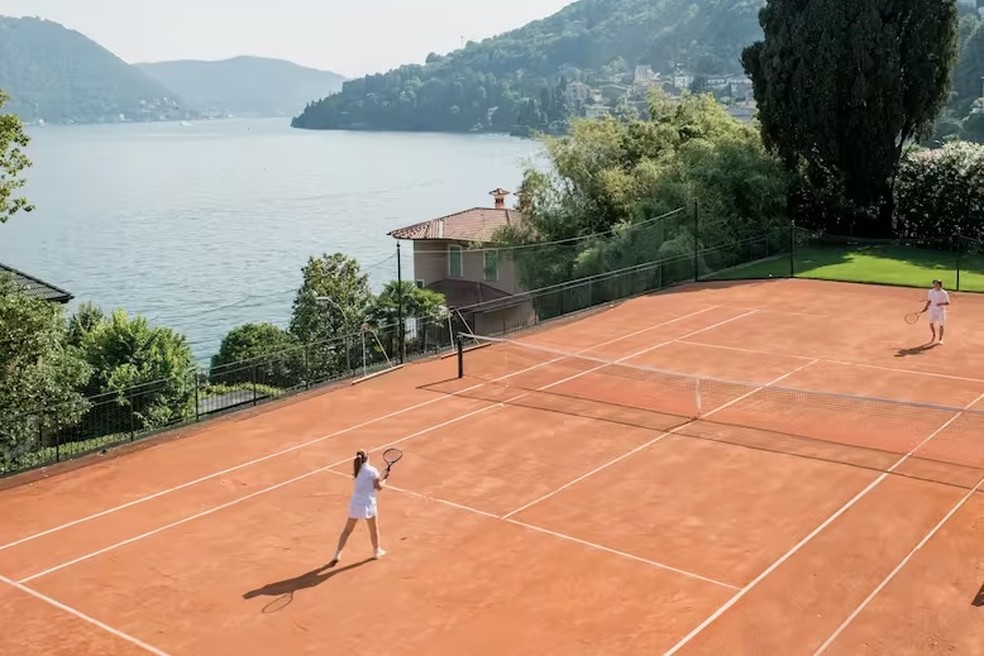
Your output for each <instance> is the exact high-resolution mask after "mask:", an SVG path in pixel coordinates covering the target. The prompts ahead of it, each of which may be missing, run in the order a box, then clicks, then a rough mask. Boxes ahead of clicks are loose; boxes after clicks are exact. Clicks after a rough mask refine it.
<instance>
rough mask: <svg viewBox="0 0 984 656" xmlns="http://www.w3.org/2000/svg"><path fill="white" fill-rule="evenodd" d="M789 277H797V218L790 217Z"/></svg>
mask: <svg viewBox="0 0 984 656" xmlns="http://www.w3.org/2000/svg"><path fill="white" fill-rule="evenodd" d="M789 277H790V278H795V277H796V219H794V218H793V217H789Z"/></svg>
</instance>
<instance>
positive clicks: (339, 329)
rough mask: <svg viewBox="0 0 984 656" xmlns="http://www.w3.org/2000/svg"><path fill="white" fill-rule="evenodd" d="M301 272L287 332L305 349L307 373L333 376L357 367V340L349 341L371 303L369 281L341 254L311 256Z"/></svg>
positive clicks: (316, 375) (364, 317) (359, 269)
mask: <svg viewBox="0 0 984 656" xmlns="http://www.w3.org/2000/svg"><path fill="white" fill-rule="evenodd" d="M302 271H303V276H304V283H303V284H302V286H301V288H300V289H299V290H298V292H297V296H296V298H295V299H294V312H293V315H292V316H291V320H290V332H291V334H292V335H293V336H294V337H295V338H297V340H298V341H299V342H301V343H302V344H304V345H307V346H308V347H309V348H308V350H307V353H308V372H309V374H310V375H311V376H312V377H313V378H314V379H325V378H329V377H333V376H334V375H336V374H338V373H340V372H341V371H342V370H343V369H344V370H348V369H350V368H352V366H353V365H354V363H355V362H361V357H362V356H361V341H360V340H357V339H354V338H352V336H353V335H356V334H357V333H358V332H359V331H360V330H361V328H362V325H363V324H364V323H365V320H366V314H367V312H368V310H369V307H370V305H371V303H372V298H373V295H372V290H370V288H369V276H368V275H367V274H365V273H363V272H362V269H361V268H360V267H359V263H358V262H357V261H356V260H355V259H353V258H351V257H349V256H347V255H344V254H342V253H333V254H331V255H322V256H321V257H319V258H314V257H312V258H310V259H309V260H308V263H307V264H306V265H305V266H304V268H303V270H302Z"/></svg>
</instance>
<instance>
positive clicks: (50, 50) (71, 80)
mask: <svg viewBox="0 0 984 656" xmlns="http://www.w3.org/2000/svg"><path fill="white" fill-rule="evenodd" d="M0 89H3V90H4V91H6V93H7V94H8V95H9V96H10V98H11V99H10V102H9V104H7V105H5V106H4V108H3V111H5V112H10V113H13V114H17V115H18V116H20V117H21V119H23V120H25V121H28V122H35V121H39V120H44V121H47V122H49V123H99V122H118V121H120V120H131V121H146V120H163V119H180V118H189V117H192V116H194V112H192V111H190V110H188V109H186V108H185V106H184V104H183V101H182V100H181V99H180V98H179V97H178V96H176V95H175V94H174V92H172V91H170V90H168V89H167V88H165V87H164V86H163V85H161V84H160V83H159V82H157V81H156V80H152V79H151V78H149V77H147V76H146V75H144V74H143V73H142V72H141V71H139V70H137V69H136V68H134V67H132V66H130V65H129V64H127V63H126V62H124V61H123V60H122V59H120V58H119V57H117V56H116V55H114V54H113V53H111V52H109V51H108V50H106V49H105V48H103V47H102V46H100V45H99V44H97V43H95V42H94V41H92V40H90V39H88V38H87V37H85V36H83V35H82V34H80V33H78V32H76V31H74V30H69V29H66V28H64V27H62V26H61V25H59V24H58V23H54V22H51V21H47V20H42V19H39V18H8V17H0ZM121 117H122V118H121Z"/></svg>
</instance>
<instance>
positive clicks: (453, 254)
mask: <svg viewBox="0 0 984 656" xmlns="http://www.w3.org/2000/svg"><path fill="white" fill-rule="evenodd" d="M448 277H450V278H460V277H461V246H456V245H454V244H452V245H450V246H448Z"/></svg>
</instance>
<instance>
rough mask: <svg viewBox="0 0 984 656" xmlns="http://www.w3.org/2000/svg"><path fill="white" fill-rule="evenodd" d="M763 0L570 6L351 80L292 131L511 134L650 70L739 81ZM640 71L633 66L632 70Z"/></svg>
mask: <svg viewBox="0 0 984 656" xmlns="http://www.w3.org/2000/svg"><path fill="white" fill-rule="evenodd" d="M764 4H765V0H578V1H577V2H574V3H573V4H570V5H568V6H567V7H565V8H564V9H562V10H560V11H559V12H557V13H555V14H554V15H552V16H550V17H548V18H545V19H542V20H538V21H534V22H532V23H529V24H527V25H525V26H524V27H521V28H519V29H516V30H513V31H511V32H506V33H505V34H501V35H499V36H496V37H493V38H490V39H486V40H484V41H482V42H481V43H474V42H469V43H468V44H467V45H466V46H465V47H464V48H463V49H460V50H456V51H454V52H452V53H450V54H448V55H446V56H441V55H437V54H433V53H432V54H431V55H429V56H428V57H427V60H426V62H425V63H424V64H423V65H407V66H402V67H400V68H397V69H394V70H391V71H389V72H387V73H384V74H378V75H369V76H366V77H364V78H360V79H356V80H350V81H347V82H346V83H345V84H344V85H343V87H342V91H341V92H340V93H338V94H334V95H331V96H328V97H326V98H323V99H321V100H318V101H315V102H312V103H311V104H309V105H308V106H307V107H306V108H305V110H304V112H302V113H301V114H300V115H299V116H297V117H296V118H295V119H294V121H293V125H294V126H295V127H299V128H313V129H395V130H447V131H465V130H493V131H502V130H512V129H514V128H515V127H516V125H517V124H519V125H528V126H533V127H544V126H548V125H550V124H552V123H556V122H563V121H564V120H566V119H567V118H569V117H570V116H572V115H577V114H578V113H582V114H583V113H585V111H586V109H585V108H586V107H588V106H590V105H592V104H598V103H603V104H606V105H607V107H608V108H609V109H615V108H617V107H618V106H619V104H620V103H621V104H623V105H624V104H626V96H627V95H629V94H627V93H623V92H622V91H621V88H622V87H625V86H626V85H632V84H633V83H634V82H637V81H639V77H640V76H639V74H638V72H639V71H641V72H642V77H643V78H645V77H646V76H647V75H648V73H646V71H647V70H649V69H651V70H652V71H653V72H654V73H656V74H663V76H672V75H673V74H674V73H678V72H680V73H685V74H687V76H686V77H687V78H688V79H689V80H690V81H691V82H692V79H691V78H693V77H698V78H700V77H706V78H725V79H726V78H728V77H737V78H743V77H744V74H743V72H742V67H741V62H740V53H741V50H742V48H743V47H744V46H746V45H749V44H751V43H752V42H754V41H755V40H757V39H759V38H761V35H762V32H761V28H760V27H759V24H758V11H759V9H760V8H761V7H762V6H763V5H764ZM637 67H641V68H637Z"/></svg>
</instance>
